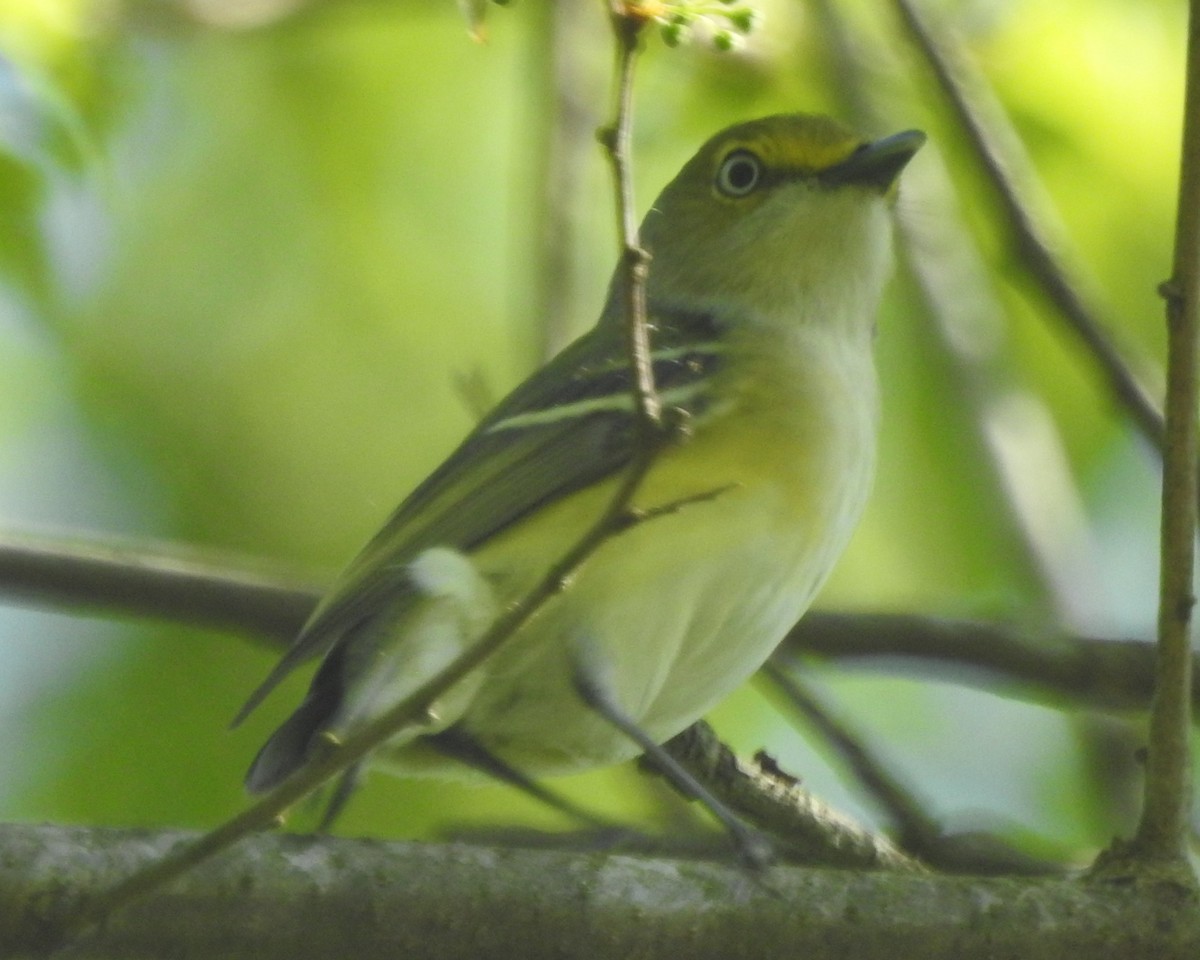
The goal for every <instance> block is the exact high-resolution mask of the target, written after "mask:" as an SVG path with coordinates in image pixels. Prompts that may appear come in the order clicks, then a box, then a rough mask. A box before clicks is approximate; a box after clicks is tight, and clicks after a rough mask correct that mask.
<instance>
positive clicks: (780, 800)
mask: <svg viewBox="0 0 1200 960" xmlns="http://www.w3.org/2000/svg"><path fill="white" fill-rule="evenodd" d="M663 749H664V750H665V751H666V752H667V753H668V754H669V755H670V756H671V757H672V759H674V760H675V762H676V763H678V764H679V765H680V766H681V767H683V769H684V770H686V771H687V772H688V773H689V774H690V775H691V776H693V777H695V778H696V780H698V781H699V782H701V783H702V784H704V786H705V787H706V788H707V789H708V790H709V791H711V793H712V794H713V795H715V796H716V797H717V798H718V800H720V802H721V803H722V804H726V805H728V806H729V808H730V809H732V810H733V811H735V812H737V813H739V814H741V815H742V816H744V817H746V818H747V819H748V820H750V821H751V822H752V823H754V824H755V825H757V826H759V827H761V828H762V829H763V830H767V831H769V832H770V834H771V838H772V844H773V845H774V846H775V847H776V848H777V849H778V851H779V852H780V853H781V854H783V855H785V856H786V858H787V859H788V860H791V861H793V862H797V863H805V864H809V865H813V866H818V865H820V866H837V867H857V868H859V869H872V870H920V869H921V865H920V864H919V863H918V862H917V861H915V860H913V859H912V858H911V857H908V856H906V855H905V854H904V853H902V852H901V851H900V850H898V849H896V847H895V845H894V844H893V843H892V842H891V841H890V840H888V839H887V838H886V837H884V836H882V835H880V834H878V833H872V832H871V831H870V830H867V829H866V828H865V827H863V826H861V825H860V824H858V823H855V822H854V821H853V820H851V819H850V818H849V817H847V816H846V815H845V814H842V813H839V812H837V811H835V810H833V809H831V808H830V807H828V806H827V805H826V804H824V803H823V802H822V801H821V800H820V799H818V798H817V797H815V796H813V794H811V793H809V792H808V791H807V790H805V789H804V788H803V787H802V786H801V785H800V782H799V781H798V780H797V779H796V778H795V777H790V776H788V775H787V774H785V773H784V772H783V771H781V770H779V768H778V767H777V766H775V764H774V763H773V762H769V761H767V760H765V759H760V760H759V762H758V764H757V766H754V765H751V764H747V763H745V762H744V761H742V760H740V759H738V757H736V756H735V755H734V754H733V752H732V751H731V750H730V749H729V748H728V747H726V746H725V745H724V744H723V743H721V742H720V741H719V740H718V739H717V735H716V734H715V733H714V732H713V729H712V727H710V726H709V725H708V724H707V723H705V722H703V721H700V722H699V723H694V724H692V725H691V726H690V727H688V728H687V729H686V730H684V731H683V733H680V734H678V735H677V736H675V737H672V738H671V739H670V740H668V741H667V742H666V743H664V744H663Z"/></svg>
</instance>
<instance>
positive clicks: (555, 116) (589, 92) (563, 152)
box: [521, 0, 597, 360]
mask: <svg viewBox="0 0 1200 960" xmlns="http://www.w3.org/2000/svg"><path fill="white" fill-rule="evenodd" d="M594 2H595V0H555V2H554V3H543V4H534V5H532V7H531V9H530V13H531V14H533V15H534V16H535V17H536V18H537V24H536V26H535V30H536V31H537V35H538V40H537V43H538V47H537V51H536V53H537V58H538V66H539V69H541V70H542V71H543V76H542V78H541V80H540V81H539V83H538V84H537V88H538V90H540V91H542V92H541V94H540V95H537V96H539V99H538V100H536V101H535V105H534V109H535V110H536V114H535V116H533V117H532V118H531V120H532V123H533V125H534V128H535V130H536V137H537V139H538V140H539V141H540V142H539V147H538V149H537V163H538V171H537V175H536V176H535V178H534V181H535V183H537V184H538V191H537V196H536V197H535V198H534V202H533V216H532V222H533V223H534V225H535V231H534V247H533V250H534V264H533V296H532V300H533V318H532V319H533V320H534V321H535V323H536V334H537V349H538V355H539V359H540V360H548V359H549V358H550V357H552V356H553V355H554V354H556V353H557V352H558V350H559V348H560V347H562V346H563V345H564V344H565V343H566V342H567V340H568V339H569V334H570V332H571V321H572V319H573V317H572V314H573V308H574V307H575V306H576V304H575V297H574V293H575V284H574V282H573V275H574V270H573V262H572V252H573V251H574V250H575V248H576V241H577V239H578V238H577V232H578V231H577V229H576V221H577V217H576V216H575V214H576V212H577V211H576V210H575V209H574V205H575V202H576V201H578V199H579V197H580V187H581V180H582V172H583V169H584V165H585V161H586V160H588V159H590V158H591V157H592V151H594V150H595V141H594V138H593V134H594V133H595V128H596V119H595V110H596V107H595V104H596V101H597V98H596V97H595V96H594V94H595V92H596V82H595V81H596V80H597V77H596V76H595V74H596V69H595V66H594V62H593V60H592V58H591V57H581V56H579V51H580V50H581V49H584V48H586V47H587V45H588V44H590V43H592V37H591V36H590V32H591V20H590V19H589V18H588V17H586V16H585V15H584V14H585V11H584V9H583V7H584V6H585V4H586V5H589V6H590V5H591V4H593V3H594ZM586 12H587V13H590V12H591V11H586ZM535 95H536V94H535ZM521 310H522V320H525V321H527V320H528V319H529V317H528V310H529V306H528V298H525V297H523V298H522V306H521Z"/></svg>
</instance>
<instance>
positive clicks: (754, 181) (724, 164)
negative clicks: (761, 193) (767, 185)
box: [716, 150, 763, 197]
mask: <svg viewBox="0 0 1200 960" xmlns="http://www.w3.org/2000/svg"><path fill="white" fill-rule="evenodd" d="M762 174H763V165H762V161H761V160H760V159H759V158H758V157H757V156H755V155H754V154H753V153H751V152H750V151H749V150H734V151H733V153H731V154H730V155H729V156H727V157H726V158H725V159H724V160H723V161H721V166H720V168H719V169H718V170H717V179H716V187H717V189H718V190H719V191H720V192H721V193H723V194H725V196H727V197H744V196H746V195H747V194H748V193H750V192H751V191H753V190H754V188H755V187H757V186H758V184H759V181H760V180H762Z"/></svg>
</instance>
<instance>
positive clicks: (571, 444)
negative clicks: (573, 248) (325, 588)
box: [243, 115, 924, 791]
mask: <svg viewBox="0 0 1200 960" xmlns="http://www.w3.org/2000/svg"><path fill="white" fill-rule="evenodd" d="M923 141H924V136H923V135H922V134H921V133H919V132H917V131H908V132H906V133H900V134H897V135H895V136H892V137H888V138H886V139H883V140H878V141H875V142H873V143H868V142H864V141H863V140H862V139H860V138H859V137H857V136H855V135H854V134H853V133H851V132H850V131H849V130H847V129H846V128H845V127H843V126H841V125H840V124H838V123H836V122H834V121H833V120H830V119H828V118H825V117H820V116H809V115H788V116H774V117H767V118H765V119H762V120H755V121H752V122H750V123H744V124H740V125H738V126H734V127H731V128H729V129H728V130H725V131H723V132H721V133H719V134H717V135H716V136H715V137H713V138H712V139H711V140H709V141H708V142H707V143H706V144H704V146H703V147H701V148H700V151H699V152H698V153H697V154H696V155H695V156H694V157H693V158H692V159H691V160H689V161H688V163H687V164H686V165H685V166H684V168H683V169H682V170H681V171H680V173H679V175H678V176H677V177H676V178H675V179H674V180H672V181H671V183H669V184H668V185H667V187H666V189H664V190H663V192H662V193H661V194H660V195H659V197H658V199H657V200H655V202H654V206H653V207H652V208H651V210H650V213H649V214H648V215H647V216H646V219H645V221H644V223H643V225H642V229H641V240H642V243H643V245H644V246H645V247H646V249H647V250H649V252H650V254H651V257H652V260H651V263H650V272H649V279H648V281H647V286H646V300H647V304H648V313H649V319H650V324H651V326H650V338H651V347H652V351H653V370H654V379H655V382H656V384H657V388H658V391H659V393H660V395H661V397H662V400H663V402H664V404H666V405H668V406H673V407H677V408H680V409H682V410H683V411H685V412H686V415H687V418H688V424H689V429H690V437H689V439H687V441H686V442H682V443H679V444H677V445H673V446H669V447H668V448H666V449H665V450H664V451H663V452H662V453H661V454H660V455H659V457H658V458H657V459H656V460H655V461H654V463H653V465H652V466H651V468H650V470H649V473H648V475H647V476H646V478H645V480H644V482H643V484H642V486H641V487H640V488H639V489H638V492H637V494H636V498H635V505H636V506H639V507H643V508H653V507H655V506H656V505H664V504H669V503H674V502H678V501H680V500H682V499H686V498H688V497H692V496H695V497H698V498H699V497H700V496H701V495H703V494H706V493H709V492H712V491H719V493H717V494H716V495H714V496H712V497H710V498H707V499H697V501H696V502H693V503H689V504H688V505H687V506H685V507H683V508H682V509H680V510H678V511H676V512H673V513H670V514H666V515H662V516H658V517H656V518H654V519H652V520H649V521H647V522H645V523H642V524H639V525H635V526H633V527H631V528H630V529H628V530H627V531H625V532H624V533H621V534H620V535H618V536H616V537H614V538H612V539H610V540H608V541H607V542H606V543H604V544H603V545H602V546H601V547H600V548H599V550H598V551H597V552H596V553H595V554H594V555H592V556H591V557H590V558H589V559H588V560H587V561H586V563H585V564H584V566H583V568H582V569H581V570H580V571H579V572H578V574H577V576H576V577H575V578H574V580H573V582H572V583H571V584H570V585H569V586H568V587H567V589H566V590H564V591H563V592H562V593H561V594H559V595H557V596H555V597H554V598H553V599H551V600H550V601H549V602H548V603H546V605H545V606H544V607H543V608H542V609H540V610H539V611H538V612H537V614H536V615H535V616H534V618H533V619H532V620H531V621H530V622H528V623H527V624H526V626H525V627H524V628H523V629H521V630H520V632H519V633H517V634H516V635H514V636H512V637H511V638H510V639H509V641H508V643H507V645H505V646H504V647H502V648H501V649H500V650H499V651H498V652H497V654H496V655H495V656H494V657H493V658H492V659H491V660H489V661H488V662H487V663H486V664H485V666H483V667H482V668H480V669H479V670H477V671H476V672H475V673H474V674H472V675H470V676H469V677H468V678H467V679H466V680H464V681H462V682H461V683H460V684H459V685H458V686H457V687H455V688H454V689H453V690H451V691H450V692H449V693H448V694H447V695H446V696H445V697H444V698H443V699H442V700H441V701H440V702H439V704H438V707H437V720H436V722H434V724H433V726H431V727H421V728H419V729H415V730H412V731H409V732H406V733H404V734H401V735H399V736H398V737H397V740H396V741H395V742H394V743H392V744H389V746H388V748H387V750H386V753H387V756H386V758H380V759H384V760H386V761H387V762H389V764H390V765H392V766H394V767H396V768H398V769H400V770H402V771H411V772H421V771H431V772H437V773H452V772H454V771H455V770H458V769H463V768H461V767H460V766H459V765H457V764H456V763H455V762H453V761H451V760H448V759H446V758H445V757H444V756H443V755H442V754H441V753H439V752H437V751H435V750H433V749H431V748H430V747H429V746H428V745H427V743H426V742H425V740H424V737H425V735H428V734H430V733H434V732H436V731H438V730H442V729H453V730H458V731H461V732H463V733H464V734H465V735H466V736H468V737H470V738H472V739H473V741H475V742H477V743H478V744H479V745H481V746H482V747H483V748H484V749H485V750H487V751H489V752H490V754H491V755H494V756H495V757H498V758H500V759H501V760H502V761H504V762H506V763H507V764H509V765H511V766H512V767H513V768H515V769H518V770H520V771H522V772H524V773H527V774H529V775H534V776H542V775H552V774H559V773H566V772H570V771H574V770H579V769H582V768H586V767H591V766H596V765H600V764H607V763H612V762H615V761H619V760H623V759H626V758H629V757H631V756H633V755H634V754H636V753H637V752H638V748H637V747H636V746H634V745H633V744H632V743H631V742H630V741H629V740H627V739H626V738H625V737H624V736H623V735H622V734H620V733H619V732H617V731H616V730H615V729H613V728H612V727H611V726H610V725H609V724H608V723H607V722H606V721H605V720H603V719H601V718H600V717H598V716H597V715H595V714H594V713H593V712H592V711H591V710H590V709H589V708H588V707H587V706H585V705H584V703H583V702H582V701H581V699H580V697H579V695H578V694H577V692H576V690H575V688H574V687H573V685H572V680H571V666H570V662H569V661H570V653H569V648H570V644H571V642H572V640H578V639H581V638H582V639H586V640H587V641H588V642H589V643H591V644H593V645H594V646H595V648H596V649H597V650H599V652H600V653H601V655H602V656H603V657H604V659H605V661H606V663H607V667H608V668H609V670H610V671H611V673H610V676H611V683H612V687H613V689H614V691H615V692H616V694H617V696H618V697H619V699H620V700H621V701H622V704H623V706H624V708H625V710H626V712H627V713H628V714H629V715H630V716H631V717H632V718H633V719H634V720H636V721H637V722H638V723H639V724H640V726H641V727H642V728H643V729H644V730H645V731H646V732H647V733H648V734H649V735H650V736H651V737H653V738H654V739H655V740H657V741H658V742H662V741H665V740H666V739H668V738H670V737H672V736H673V735H675V734H676V733H678V732H679V731H680V730H682V729H683V728H684V727H686V726H687V725H689V724H690V723H692V722H693V721H695V720H696V719H698V718H699V717H700V716H702V715H703V714H704V713H705V711H707V710H708V709H709V708H711V707H712V706H713V705H714V704H716V703H717V701H719V700H720V699H721V698H722V697H724V696H725V695H726V694H728V693H729V692H730V691H731V690H732V689H733V688H734V687H736V686H737V685H739V684H740V683H742V682H743V681H744V680H745V679H746V678H747V677H748V676H749V675H750V674H752V673H753V672H754V671H755V670H757V669H758V668H759V666H761V664H762V663H763V661H764V660H765V659H766V658H767V656H768V655H769V654H770V653H771V651H772V650H773V649H774V648H775V646H776V645H777V644H778V643H779V641H780V639H781V638H782V637H783V635H784V634H785V632H786V631H787V630H788V629H789V628H790V627H791V626H792V625H793V624H794V623H795V622H796V620H797V619H798V618H799V617H800V615H801V614H802V613H803V612H804V611H805V609H806V608H807V607H808V605H809V602H810V601H811V600H812V597H813V595H814V594H815V593H816V591H817V589H818V588H819V587H820V586H821V584H822V582H823V581H824V580H825V578H826V576H827V574H828V573H829V571H830V568H831V567H832V565H833V563H834V560H835V559H836V557H837V556H838V554H839V552H840V551H841V550H842V548H843V547H844V546H845V544H846V541H847V539H848V538H849V536H850V533H851V530H852V529H853V528H854V526H855V523H856V521H857V520H858V517H859V514H860V512H861V511H862V508H863V504H864V501H865V500H866V497H867V491H868V488H869V486H870V482H871V475H872V471H873V464H874V459H875V435H876V421H877V407H878V400H877V384H876V376H875V370H874V364H873V361H872V357H871V341H872V335H873V330H874V324H875V312H876V308H877V305H878V302H879V299H880V295H881V292H882V290H883V286H884V282H885V280H886V278H887V276H888V273H889V271H890V267H891V237H890V234H891V229H890V212H889V207H890V205H891V203H890V201H891V200H892V198H893V196H894V193H895V189H894V185H895V181H896V178H897V176H898V175H899V173H900V171H901V169H902V168H903V167H904V165H905V164H906V163H908V161H909V160H910V159H911V158H912V156H913V154H914V153H915V152H916V151H917V149H918V148H919V147H920V146H921V144H922V142H923ZM623 276H624V274H623V272H621V271H618V273H617V276H616V279H615V280H614V282H613V284H612V287H611V289H610V292H609V297H608V303H607V304H606V306H605V308H604V311H603V313H602V314H601V315H600V320H599V322H598V323H597V324H596V326H595V327H594V328H593V329H592V330H591V331H590V332H589V333H587V334H585V335H584V336H582V337H581V338H580V339H579V340H577V341H575V342H574V343H573V344H571V345H570V346H569V347H567V348H566V349H565V350H563V351H562V353H560V354H559V355H558V356H557V357H556V358H555V359H554V360H553V361H551V362H550V363H549V364H548V365H547V366H545V367H544V368H543V369H541V370H539V371H538V372H537V373H535V374H533V375H532V376H531V377H530V378H529V379H528V380H526V381H525V382H524V383H522V384H521V385H520V386H519V387H517V388H516V389H515V390H514V391H513V392H512V393H510V394H509V395H508V396H507V397H506V398H505V399H504V400H503V401H502V402H501V403H500V404H499V405H498V406H497V407H496V408H495V409H494V410H493V411H492V412H491V413H490V414H489V415H488V416H487V417H486V418H485V419H484V420H483V421H482V422H481V423H480V424H479V426H478V427H476V428H475V430H474V431H473V432H472V433H471V434H470V436H468V437H467V439H466V440H465V441H464V442H463V443H462V445H461V446H460V447H459V448H458V449H457V450H456V451H455V452H454V453H453V454H452V455H451V456H450V458H449V459H448V460H446V462H445V463H443V464H442V465H441V466H440V467H439V468H438V469H437V470H435V471H434V473H433V474H432V475H431V476H430V477H429V478H428V479H427V480H425V482H424V483H422V484H421V485H420V486H419V487H417V489H416V490H415V491H414V492H413V493H412V494H411V495H410V496H409V497H408V499H407V500H405V501H404V502H403V503H402V504H401V505H400V507H399V509H398V510H397V511H396V512H395V514H394V515H393V516H392V518H391V519H390V520H389V521H388V523H387V525H386V526H385V527H384V528H383V530H382V531H380V533H379V534H378V535H377V536H376V537H375V539H374V540H372V541H371V542H370V543H369V544H368V545H367V546H366V548H365V549H364V550H363V551H362V553H361V554H360V555H359V556H358V558H357V559H356V560H355V561H354V562H353V563H352V564H351V565H350V567H349V568H348V569H347V571H346V572H345V573H344V575H343V576H342V578H341V580H340V581H339V582H338V584H337V585H336V586H335V587H334V588H333V590H332V591H331V592H330V593H329V595H328V596H327V597H326V598H325V599H324V601H323V602H322V603H321V604H320V606H319V607H318V608H317V610H316V611H315V613H314V614H313V616H312V617H311V619H310V620H309V621H308V623H307V625H306V626H305V627H304V629H303V630H302V631H301V633H300V636H299V637H298V638H297V640H296V642H295V644H294V645H293V647H292V648H291V650H290V651H289V652H288V653H287V654H286V655H285V656H284V658H283V659H282V661H281V662H280V664H279V665H278V666H277V667H276V669H275V670H274V672H272V674H271V675H270V676H269V677H268V678H267V680H266V681H265V682H264V683H263V684H262V686H260V687H259V689H258V690H257V691H256V692H255V693H254V695H253V696H252V697H251V699H250V701H249V703H248V704H247V705H246V708H245V710H244V711H243V715H244V713H245V712H246V711H248V710H249V709H251V708H252V707H253V706H254V705H256V704H257V703H258V702H259V701H260V700H261V699H262V698H263V697H264V696H265V695H266V694H267V693H268V692H269V691H270V690H271V689H272V688H273V687H274V686H275V684H276V683H277V682H278V681H279V680H280V679H281V678H282V677H283V676H285V675H286V674H287V673H288V672H290V671H291V670H292V669H293V668H294V667H296V666H298V665H299V664H301V663H303V662H304V661H306V660H308V659H310V658H313V657H318V656H320V657H323V658H324V660H323V662H322V663H321V666H320V668H319V669H318V671H317V673H316V675H315V677H314V679H313V681H312V685H311V687H310V688H309V692H308V695H307V697H306V698H305V700H304V702H303V703H302V704H301V705H300V707H299V708H298V709H297V710H296V711H295V713H293V714H292V715H291V717H290V718H289V719H288V720H287V721H285V722H284V724H283V725H282V726H281V727H279V729H278V730H276V732H275V733H274V734H273V735H272V736H271V738H270V739H269V740H268V741H267V743H266V745H265V746H263V748H262V750H261V751H260V752H259V754H258V756H257V757H256V758H255V760H254V764H253V766H252V767H251V768H250V771H249V773H248V775H247V778H246V782H247V785H248V787H249V788H250V789H251V790H253V791H260V790H265V789H268V788H270V787H272V786H274V785H275V784H277V783H279V782H280V781H281V780H282V779H283V778H285V777H287V776H288V775H289V774H291V773H292V772H293V771H295V770H296V769H298V768H299V767H300V766H302V765H303V764H304V763H305V760H306V758H307V757H308V756H309V755H310V752H311V751H312V750H313V749H314V744H315V743H316V742H317V740H318V738H319V736H320V735H321V734H323V733H331V734H333V735H334V736H337V735H340V734H344V733H345V732H346V731H348V730H350V729H352V728H353V727H355V725H356V724H359V723H361V722H362V721H363V720H364V719H365V718H368V717H372V716H375V715H377V714H378V713H379V712H381V711H382V710H384V709H386V708H387V707H389V706H391V705H392V704H394V703H397V702H398V701H399V700H400V698H402V697H404V696H405V695H406V694H408V693H409V692H410V691H412V690H413V689H414V688H415V687H416V686H417V685H418V684H420V683H421V682H422V681H424V680H426V679H428V678H429V677H430V676H431V675H432V674H433V673H434V672H435V671H436V670H438V669H440V668H442V667H444V666H445V665H446V664H448V663H449V662H450V661H451V660H453V659H454V658H455V657H456V656H458V655H459V654H460V653H461V652H462V651H463V650H464V649H465V648H467V647H469V646H470V645H471V644H472V643H473V642H475V641H476V640H477V638H478V637H479V636H480V635H481V634H482V633H483V631H484V630H485V629H486V628H487V627H488V626H489V624H490V623H491V622H492V620H493V618H494V617H495V616H496V614H497V612H498V611H499V610H501V609H503V608H504V606H505V604H506V603H507V602H509V601H510V600H512V599H513V598H516V597H518V596H522V595H524V594H525V593H526V592H527V591H528V590H529V589H530V588H531V587H532V586H533V585H534V584H535V583H536V582H537V581H538V580H539V579H540V578H541V577H542V576H543V574H544V573H545V572H546V571H547V570H548V568H549V567H550V565H551V564H553V563H555V562H556V561H557V560H559V559H560V558H561V556H562V555H563V554H564V552H565V551H566V550H567V549H568V548H569V547H571V546H572V545H573V544H574V543H575V542H576V541H577V540H578V538H579V537H580V536H581V534H582V532H583V531H584V530H585V529H587V528H588V527H589V526H591V525H592V524H593V523H594V522H595V521H596V519H597V518H598V517H599V515H600V514H601V512H602V511H603V510H604V509H605V507H606V505H607V504H608V503H609V501H610V500H611V498H612V497H613V492H614V489H615V485H616V484H617V483H618V482H620V478H621V477H622V475H623V471H624V468H625V467H626V466H627V464H628V463H629V462H630V459H631V455H632V452H633V449H634V443H635V433H636V430H635V420H634V415H633V402H632V399H631V393H630V372H629V365H628V361H627V358H626V348H625V337H624V332H623V324H624V322H625V318H624V304H625V300H626V298H625V296H624V295H623V294H624V291H623V290H622V289H621V288H622V286H623V284H624V282H625V281H624V279H623Z"/></svg>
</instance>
